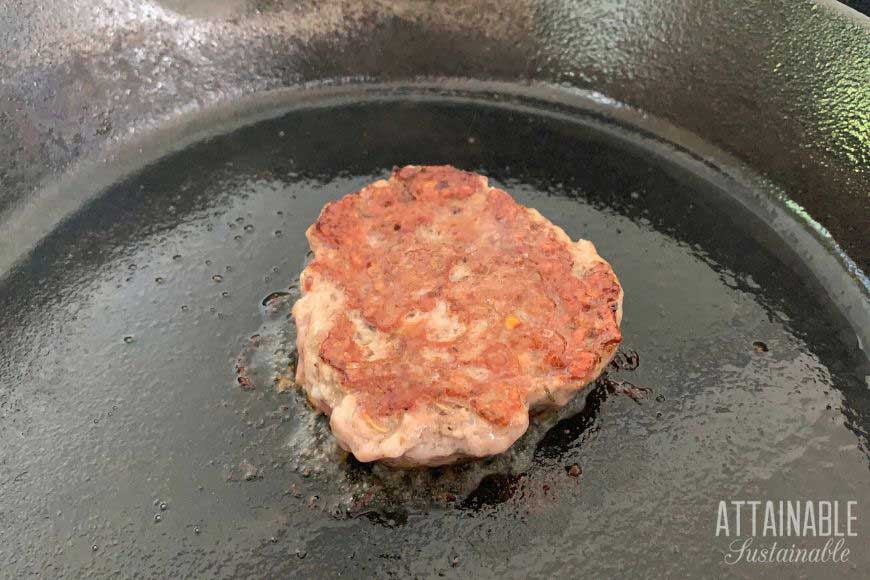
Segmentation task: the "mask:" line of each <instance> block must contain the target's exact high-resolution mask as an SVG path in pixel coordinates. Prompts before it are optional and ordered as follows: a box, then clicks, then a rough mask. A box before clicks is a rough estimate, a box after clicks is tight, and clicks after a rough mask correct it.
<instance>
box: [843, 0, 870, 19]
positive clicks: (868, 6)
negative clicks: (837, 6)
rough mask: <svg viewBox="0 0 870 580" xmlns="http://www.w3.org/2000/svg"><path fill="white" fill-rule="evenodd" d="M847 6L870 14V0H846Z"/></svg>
mask: <svg viewBox="0 0 870 580" xmlns="http://www.w3.org/2000/svg"><path fill="white" fill-rule="evenodd" d="M843 3H844V4H845V5H846V6H849V7H850V8H853V9H855V10H857V11H858V12H861V13H863V14H867V15H868V16H870V0H844V2H843Z"/></svg>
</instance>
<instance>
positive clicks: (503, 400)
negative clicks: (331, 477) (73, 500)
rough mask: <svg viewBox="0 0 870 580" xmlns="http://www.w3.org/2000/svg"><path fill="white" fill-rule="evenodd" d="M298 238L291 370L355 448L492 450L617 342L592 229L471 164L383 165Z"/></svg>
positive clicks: (562, 399)
mask: <svg viewBox="0 0 870 580" xmlns="http://www.w3.org/2000/svg"><path fill="white" fill-rule="evenodd" d="M307 237H308V240H309V243H310V244H311V248H312V250H313V251H314V255H315V257H314V260H313V261H312V262H311V263H310V264H309V265H308V266H307V267H306V269H305V271H304V272H303V274H302V276H301V282H302V290H303V292H304V296H303V297H302V298H301V299H300V300H299V301H298V302H297V303H296V305H295V307H294V308H293V315H294V317H295V320H296V324H297V328H298V335H297V347H298V352H299V363H298V366H297V374H296V381H297V383H299V384H300V385H302V387H303V388H304V389H305V392H306V393H307V395H308V399H309V401H310V402H311V403H312V404H313V405H314V406H315V407H316V408H317V409H319V410H321V411H323V412H324V413H326V414H327V415H329V416H330V427H331V429H332V432H333V434H334V435H335V437H336V439H337V440H338V442H339V444H340V445H341V446H342V447H343V448H345V449H347V450H348V451H350V452H352V453H353V454H354V456H355V457H356V458H357V459H358V460H360V461H364V462H368V461H376V460H381V461H383V462H384V463H387V464H390V465H394V466H415V465H428V466H435V465H444V464H448V463H452V462H454V461H456V460H457V459H460V458H463V457H483V456H487V455H492V454H497V453H501V452H503V451H505V450H506V449H508V448H509V447H510V446H511V445H512V444H513V443H514V442H515V441H516V440H517V439H518V438H519V437H520V436H521V435H522V434H523V433H524V432H525V431H526V429H527V428H528V426H529V412H530V411H532V412H534V411H537V410H541V409H546V408H548V407H549V408H554V407H559V406H562V405H564V404H565V403H567V402H568V401H569V400H570V399H571V397H572V395H574V394H575V393H576V392H577V391H579V390H581V389H583V388H584V387H585V386H586V385H588V384H589V383H590V382H592V381H593V380H595V378H596V377H598V375H599V374H601V372H602V370H603V369H604V367H606V366H607V364H608V363H609V362H610V360H611V359H612V358H613V355H614V354H615V352H616V349H617V347H618V345H619V343H620V342H621V340H622V336H621V334H620V330H619V324H620V321H621V318H622V288H621V287H620V284H619V282H618V281H617V279H616V276H615V274H614V272H613V270H612V269H611V267H610V265H609V264H608V263H607V262H606V261H604V260H603V259H602V258H601V257H600V256H598V254H597V253H596V251H595V247H594V246H593V245H592V243H591V242H589V241H586V240H580V241H578V242H576V243H575V242H572V240H571V239H570V238H569V237H568V235H567V234H565V232H564V231H563V230H562V229H561V228H559V227H557V226H554V225H553V224H552V223H550V222H549V221H548V220H547V219H546V218H545V217H544V216H542V215H541V214H540V213H539V212H538V211H537V210H534V209H529V208H526V207H523V206H522V205H520V204H518V203H517V202H516V201H514V199H513V198H512V197H511V196H510V195H509V194H508V193H506V192H505V191H502V190H500V189H497V188H494V187H489V185H488V182H487V179H486V178H485V177H483V176H481V175H477V174H475V173H469V172H466V171H461V170H458V169H455V168H453V167H451V166H423V167H420V166H406V167H403V168H401V169H396V170H394V171H393V173H392V175H391V177H390V178H389V180H379V181H376V182H374V183H372V184H371V185H368V186H366V187H364V188H363V189H362V190H360V191H358V192H355V193H352V194H349V195H347V196H345V197H343V198H342V199H341V200H339V201H337V202H333V203H329V204H327V205H326V207H324V209H323V211H322V212H321V214H320V217H319V218H318V219H317V221H316V222H315V223H314V225H312V226H311V227H310V228H309V230H308V232H307Z"/></svg>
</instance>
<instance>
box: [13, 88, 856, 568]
mask: <svg viewBox="0 0 870 580" xmlns="http://www.w3.org/2000/svg"><path fill="white" fill-rule="evenodd" d="M620 135H622V136H620ZM172 146H173V143H166V144H165V147H167V148H170V147H172ZM684 157H685V156H681V155H678V154H676V153H673V152H670V151H669V150H668V149H667V148H664V147H663V146H658V145H655V144H654V143H653V142H651V141H649V140H644V139H640V138H636V137H633V136H631V135H630V134H622V133H621V132H620V131H618V130H617V129H616V128H614V127H613V126H612V125H604V124H600V123H599V122H598V121H593V120H591V119H590V118H579V117H578V118H576V119H571V118H561V117H554V116H540V115H535V114H530V113H528V112H521V111H515V110H512V109H510V108H509V107H500V108H496V107H488V106H482V105H470V104H468V105H458V104H456V103H451V102H443V103H441V102H416V101H395V100H392V101H390V100H387V101H377V102H370V103H365V102H362V103H360V104H356V105H347V106H342V107H332V108H323V109H318V108H311V109H302V110H299V111H296V112H291V113H289V114H287V115H285V116H283V117H280V118H277V119H274V120H269V121H263V122H260V123H258V124H255V125H253V126H250V127H247V128H243V129H240V130H236V131H234V132H231V133H229V134H226V135H225V136H217V137H214V138H211V139H210V140H208V141H206V142H203V143H200V144H197V145H194V146H191V147H189V148H187V149H185V150H183V151H181V152H178V153H172V154H169V155H168V156H166V157H165V158H164V159H162V160H161V161H159V162H157V163H155V164H153V165H151V166H148V167H145V168H142V169H141V170H140V171H137V172H135V173H133V174H131V175H130V176H128V177H127V178H125V179H123V180H121V181H119V182H118V183H116V184H115V185H113V186H112V187H110V188H109V189H108V190H107V191H105V192H103V193H102V194H100V195H99V196H97V197H95V199H94V200H93V201H92V202H91V203H89V204H87V205H86V206H85V207H84V208H83V209H82V210H81V211H80V212H79V213H77V214H76V215H74V216H72V217H71V218H70V219H68V220H66V221H65V222H64V223H63V224H61V225H60V226H59V227H57V228H56V229H55V230H54V231H53V232H52V233H51V234H50V235H49V236H48V237H47V238H46V239H44V240H43V242H42V243H40V244H39V245H38V247H36V248H35V249H34V250H33V251H32V252H31V254H30V255H29V257H28V258H26V259H25V260H24V261H23V262H21V263H20V264H19V265H18V267H16V268H15V270H14V271H12V272H11V273H10V274H8V275H7V276H6V277H5V278H3V279H2V281H0V442H2V449H3V451H2V454H0V457H2V463H0V504H2V509H0V534H2V535H0V539H2V541H0V561H2V562H4V566H3V573H4V574H9V575H10V576H21V575H25V574H39V575H41V576H45V577H59V576H68V577H75V576H83V575H85V574H98V575H109V574H112V573H116V574H117V573H120V574H121V575H123V576H131V575H133V574H134V573H139V574H141V575H143V576H148V577H179V576H184V575H191V576H199V577H203V576H215V575H217V576H230V575H236V576H246V575H251V576H257V577H263V576H269V575H277V574H291V575H295V576H298V577H312V576H313V575H329V576H332V575H336V574H339V573H341V574H343V575H345V576H351V577H385V576H386V575H389V574H402V575H421V576H431V575H435V574H439V573H443V574H445V575H448V576H452V577H474V576H479V577H505V576H506V577H522V576H525V575H527V574H537V575H541V576H550V575H554V574H559V575H585V576H590V577H608V576H614V575H625V574H630V575H633V576H635V575H638V574H645V575H647V576H650V577H663V576H677V575H679V576H686V575H689V576H697V575H699V574H706V575H710V574H716V575H719V574H723V575H737V576H740V575H745V574H748V573H750V572H752V569H747V568H739V567H738V568H730V567H726V566H724V565H723V564H721V561H722V553H721V552H722V550H724V549H725V548H726V546H727V544H728V540H727V539H724V538H720V539H717V538H715V536H714V526H715V516H716V505H717V502H718V501H719V500H720V499H731V498H739V497H748V498H753V497H757V498H774V499H780V498H782V499H789V498H807V499H819V498H830V499H841V500H845V499H853V500H858V501H859V502H861V505H862V506H866V505H870V491H868V490H870V485H868V484H870V472H868V448H867V432H868V426H870V398H868V391H867V384H866V382H865V380H866V379H865V377H866V375H867V374H868V369H867V364H866V359H864V358H863V356H864V355H863V353H861V352H860V351H858V350H857V347H856V340H855V335H854V333H853V332H852V331H851V330H850V329H849V328H848V326H847V325H846V324H845V322H844V321H842V320H841V319H840V318H839V317H838V315H836V314H835V313H833V312H831V311H830V309H829V308H828V307H827V306H826V305H825V303H824V302H823V301H821V300H820V299H818V298H817V297H816V296H815V295H814V294H813V293H812V292H811V291H810V289H809V288H810V287H809V286H808V285H805V284H804V280H803V279H802V278H800V277H798V276H797V275H796V274H794V273H793V272H792V270H791V269H790V268H788V267H786V266H784V265H783V259H784V258H783V256H784V254H783V253H782V252H783V249H782V248H781V247H780V246H777V245H776V244H775V243H773V242H770V241H769V240H770V239H771V238H770V236H768V235H767V232H768V230H767V229H766V227H765V226H763V225H760V224H759V222H758V220H756V219H754V218H752V217H750V216H748V215H747V214H746V212H744V211H743V210H738V209H737V207H736V205H735V204H734V203H733V202H732V201H731V200H730V199H729V198H728V193H729V190H728V187H730V186H729V183H730V182H728V181H727V180H721V179H719V178H717V177H716V174H715V172H713V171H712V170H711V169H709V168H708V167H706V166H704V165H703V164H700V163H697V162H692V161H687V160H686V159H685V158H684ZM420 162H426V163H451V164H454V165H456V166H459V167H463V168H467V169H469V170H474V171H480V172H482V173H485V174H487V175H489V176H490V178H491V180H492V181H493V182H494V183H496V184H498V185H500V186H502V187H504V188H505V189H507V190H508V191H511V192H512V193H513V194H514V195H515V196H516V197H517V199H518V201H519V202H521V203H523V204H527V205H530V206H532V207H536V208H538V209H540V210H541V211H542V212H543V213H544V215H546V216H547V217H548V218H550V219H551V220H553V221H554V222H555V223H556V224H558V225H560V226H562V227H563V228H565V229H566V231H567V232H568V233H569V235H571V236H572V237H573V238H578V237H583V238H587V239H591V240H594V242H595V243H596V245H597V247H598V250H599V252H600V253H601V254H602V255H603V256H604V257H606V258H607V259H608V260H609V261H610V262H611V263H612V265H613V267H614V269H615V271H616V272H617V273H618V274H619V277H620V280H621V282H622V284H623V285H624V288H625V293H626V302H625V319H624V320H625V321H624V327H623V330H624V335H625V342H624V345H623V353H624V354H623V355H622V356H621V357H620V360H621V361H622V364H621V368H619V369H618V370H614V369H612V370H611V372H610V374H609V377H608V379H607V381H604V382H602V383H601V384H599V385H598V386H595V387H593V388H590V390H589V391H588V393H587V395H586V396H585V398H584V397H582V396H581V397H580V398H579V399H578V400H577V401H576V402H575V404H574V405H573V406H572V407H571V408H569V409H567V410H565V411H564V412H563V413H562V414H561V415H559V416H557V417H544V418H541V419H539V422H538V424H537V426H535V427H533V429H532V430H531V434H530V436H529V437H527V438H526V439H524V440H523V441H521V442H520V444H519V445H518V447H517V449H516V450H515V451H514V452H512V453H511V454H510V455H508V456H506V457H503V458H498V459H496V460H494V461H491V462H480V463H472V464H469V465H466V466H463V467H460V468H458V469H457V470H455V471H452V470H441V471H437V472H425V473H409V474H402V473H399V474H393V473H390V472H387V471H384V470H382V469H378V468H372V467H370V466H369V467H366V466H362V465H360V464H356V463H354V462H352V461H350V462H347V461H344V462H342V461H340V459H341V457H340V456H339V454H336V453H335V451H334V448H333V447H332V445H331V440H330V438H329V436H328V432H327V431H326V429H325V425H324V421H323V420H322V419H319V420H318V419H316V417H315V416H314V415H313V414H312V413H311V412H310V410H309V409H308V407H307V405H306V404H305V403H304V402H303V401H302V400H301V398H300V397H299V396H298V395H296V394H294V393H293V392H290V393H287V394H283V395H280V394H277V393H276V392H275V389H274V386H273V385H272V384H271V381H270V377H269V376H268V372H269V370H270V368H271V367H270V365H273V364H280V365H287V364H289V362H290V359H291V358H292V352H290V350H288V349H287V348H286V346H285V345H283V344H281V343H280V340H279V338H276V337H284V338H285V339H286V338H289V337H292V328H291V327H290V326H289V322H288V321H287V320H286V318H285V317H286V313H287V308H289V304H290V303H291V302H292V300H293V298H294V296H295V295H296V294H295V292H296V290H295V289H294V288H293V285H294V284H295V282H296V280H295V276H296V275H297V274H298V272H299V271H300V269H301V267H302V265H303V263H304V261H305V259H306V251H307V244H306V241H305V238H304V230H305V228H306V227H307V226H308V225H309V224H310V223H311V222H312V221H313V220H314V218H315V217H316V215H317V213H318V211H319V209H320V207H321V206H322V205H323V204H324V203H325V202H326V201H327V200H331V199H336V198H338V197H339V196H341V195H343V194H345V193H347V192H350V191H353V190H354V189H356V188H358V187H360V186H361V185H362V184H364V183H367V182H370V181H372V180H374V179H376V178H380V177H383V176H385V175H387V174H388V171H389V170H390V168H391V167H392V165H393V164H398V165H401V164H405V163H420ZM273 292H286V293H287V294H286V295H273V296H272V298H271V300H267V301H266V302H267V303H268V304H269V306H262V304H261V303H262V301H263V299H264V298H266V297H268V296H269V295H270V294H271V293H273ZM253 334H260V338H259V339H255V344H252V342H251V339H250V336H251V335H253ZM270 341H271V342H270ZM276 341H278V342H276ZM240 352H241V353H242V357H243V358H242V359H238V360H244V361H247V363H246V364H248V365H249V366H250V368H251V369H252V372H253V373H254V374H253V378H252V379H251V383H250V385H240V383H239V381H238V376H237V369H236V367H237V365H238V360H237V356H238V355H239V353H240ZM635 352H636V353H637V355H638V357H639V364H637V362H638V361H636V360H633V359H634V354H633V353H635ZM635 366H636V367H637V368H634V367H635ZM624 381H628V382H629V383H630V384H629V383H625V382H624ZM632 385H633V386H635V387H637V388H636V389H634V390H632ZM244 386H249V387H250V388H243V387H244ZM621 393H622V394H633V395H635V397H636V399H637V400H636V401H635V400H634V399H633V398H632V397H630V396H621ZM584 401H585V406H584ZM575 465H576V467H574V466H575ZM479 480H482V481H479ZM478 483H479V485H478ZM862 513H863V512H862ZM864 519H866V518H864ZM864 519H861V520H859V524H860V525H862V526H863V525H864ZM865 530H866V528H861V527H859V530H858V531H859V533H861V534H866V531H865ZM862 537H864V538H865V537H866V535H864V536H862ZM859 539H860V538H859ZM853 548H854V549H853V551H852V556H851V558H850V564H848V565H845V566H843V567H838V568H830V569H828V568H826V569H820V568H812V569H805V570H803V573H808V574H811V575H812V576H813V577H824V576H825V575H826V574H828V575H830V576H832V577H848V576H852V577H861V575H862V573H863V572H864V571H866V569H867V566H868V565H870V560H868V557H870V555H868V554H867V553H866V551H862V550H860V549H859V546H858V545H856V546H854V547H853Z"/></svg>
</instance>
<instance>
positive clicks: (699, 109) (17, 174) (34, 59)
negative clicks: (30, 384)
mask: <svg viewBox="0 0 870 580" xmlns="http://www.w3.org/2000/svg"><path fill="white" fill-rule="evenodd" d="M0 54H2V55H3V58H2V59H0V79H2V82H0V226H2V225H3V223H4V222H3V221H2V220H3V218H4V217H6V218H9V217H10V216H9V214H10V212H12V213H14V211H15V210H16V209H17V208H18V207H19V206H20V205H21V204H23V203H24V202H26V201H28V198H29V196H30V195H31V194H32V192H33V190H34V188H35V187H36V185H37V184H38V183H39V181H40V180H41V179H43V178H46V177H52V176H56V175H58V173H59V172H60V171H62V170H64V169H65V168H66V167H68V166H69V164H70V163H71V162H73V161H75V160H77V159H80V158H82V157H83V156H87V155H99V154H100V153H99V152H100V151H101V150H102V147H103V146H104V145H106V144H107V143H111V142H115V141H121V142H124V141H128V140H130V139H131V138H132V137H135V135H137V134H139V133H142V132H143V131H147V130H148V128H150V127H152V126H154V124H157V123H161V122H166V121H167V120H172V119H175V118H178V117H179V116H180V115H182V114H183V113H186V112H190V111H195V110H199V109H202V108H204V107H207V106H209V105H212V104H215V103H222V102H227V101H232V100H233V99H236V98H238V97H240V96H243V95H251V94H254V93H258V92H261V91H264V90H267V89H276V88H283V87H288V86H297V85H300V84H302V83H305V82H311V81H329V82H346V81H347V80H348V79H360V78H366V79H369V80H376V81H406V80H410V79H415V78H419V77H468V78H476V79H485V80H507V81H517V80H520V81H527V82H543V83H553V84H558V85H561V86H563V87H566V88H581V89H591V90H595V91H598V92H600V93H603V94H606V95H608V96H609V97H612V98H614V99H616V100H618V101H621V102H624V103H627V104H628V105H630V106H632V107H636V108H638V109H640V110H643V111H644V112H646V113H648V114H651V115H655V116H657V117H659V118H661V119H665V120H667V121H670V122H671V123H673V124H674V125H676V126H678V127H681V128H684V129H686V130H689V131H692V132H695V133H697V134H698V135H700V136H701V137H703V138H704V139H706V140H707V141H708V142H710V143H712V144H714V145H716V146H719V147H721V148H722V149H724V150H726V151H728V152H729V153H731V154H733V155H734V156H736V157H737V158H739V159H740V160H742V161H743V162H745V163H747V164H748V165H749V166H751V167H753V168H754V169H755V170H756V171H757V172H759V173H761V174H763V175H765V176H767V177H768V178H770V179H771V180H772V181H774V182H775V183H776V184H778V185H779V186H781V187H782V189H783V190H784V191H785V193H787V194H788V195H789V196H791V197H792V198H793V199H794V200H795V201H796V202H797V203H798V204H800V205H801V206H803V207H805V208H806V209H807V211H808V212H809V213H810V215H811V216H813V217H814V218H815V219H817V220H818V221H819V222H820V223H821V224H822V225H823V226H825V227H826V228H827V229H828V230H830V231H831V232H832V233H833V236H834V239H835V240H837V241H838V242H839V243H840V244H841V245H842V246H843V247H844V248H845V250H846V251H847V253H849V254H850V255H851V256H852V258H853V259H854V260H855V261H857V263H858V264H859V266H861V267H863V268H864V270H867V268H868V265H870V245H868V244H867V243H866V233H867V231H868V228H870V212H868V208H867V203H868V197H867V196H868V192H870V141H868V139H870V137H868V135H870V89H868V87H870V76H868V75H870V19H867V18H866V17H863V16H861V15H860V14H858V13H857V12H854V11H851V10H849V9H847V8H845V7H843V6H842V5H840V4H836V3H833V2H831V1H830V0H822V1H820V2H812V1H809V0H753V1H748V2H733V1H732V0H716V1H710V0H665V1H663V0H642V1H632V2H625V1H622V0H617V1H607V2H598V1H595V2H590V1H584V2H577V1H574V0H547V1H544V2H531V1H530V0H507V1H506V0H473V1H471V2H468V1H449V2H414V1H411V0H397V1H393V2H387V1H377V2H355V1H348V0H325V1H323V0H320V1H317V2H314V1H304V2H297V1H293V2H291V1H290V0H274V1H273V0H214V1H206V0H193V1H185V0H157V1H154V0H151V1H142V0H45V1H42V2H31V1H28V0H5V1H4V2H2V3H0ZM75 202H76V198H75V196H59V199H57V200H53V202H52V203H51V204H49V208H48V209H46V210H45V211H46V213H47V214H51V215H53V216H56V217H57V218H58V219H60V217H62V216H63V215H65V213H66V211H67V210H68V209H69V205H70V204H74V203H75ZM4 243H6V240H3V239H0V250H2V249H3V244H4Z"/></svg>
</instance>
